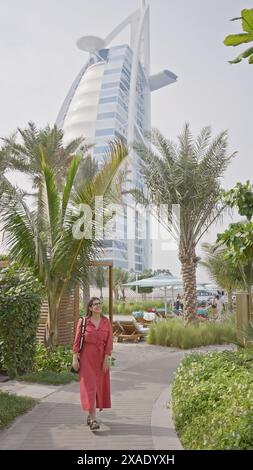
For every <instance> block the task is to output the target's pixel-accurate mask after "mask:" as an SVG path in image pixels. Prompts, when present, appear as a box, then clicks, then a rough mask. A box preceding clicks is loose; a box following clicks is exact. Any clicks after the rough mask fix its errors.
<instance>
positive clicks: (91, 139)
mask: <svg viewBox="0 0 253 470" xmlns="http://www.w3.org/2000/svg"><path fill="white" fill-rule="evenodd" d="M129 26H130V35H129V36H130V37H129V43H128V44H119V45H113V46H110V44H111V43H112V41H113V42H114V44H115V39H116V38H117V36H118V35H119V33H121V31H123V30H124V29H125V28H127V27H129ZM77 46H78V47H79V49H81V50H82V51H85V52H88V53H89V58H88V60H87V62H86V63H85V65H84V66H83V68H82V69H81V71H80V73H79V74H78V75H77V77H76V79H75V80H74V82H73V84H72V86H71V88H70V90H69V93H68V94H67V96H66V98H65V100H64V102H63V105H62V107H61V109H60V112H59V115H58V117H57V121H56V123H57V125H58V127H61V128H62V129H63V131H64V142H65V143H66V144H67V143H68V142H69V141H71V140H72V139H75V138H77V137H84V138H85V139H86V142H87V141H88V143H91V144H92V145H93V147H92V150H91V153H92V156H93V158H94V159H95V160H96V161H97V163H98V165H99V163H100V162H101V163H102V162H103V159H104V154H105V151H106V150H107V144H108V142H109V141H111V140H113V139H114V138H120V139H122V140H123V141H124V142H125V143H126V144H127V145H129V144H131V143H133V142H134V141H144V140H145V137H144V135H145V132H146V131H148V130H149V129H150V125H151V122H150V98H151V93H152V92H154V91H155V90H158V89H160V88H162V87H165V86H167V85H169V84H171V83H174V82H175V81H176V80H177V76H176V75H175V74H174V73H172V72H170V71H168V70H163V71H161V72H159V73H156V74H155V75H150V34H149V6H148V5H147V4H146V3H145V0H142V2H141V5H140V8H138V10H136V11H135V12H134V13H132V14H131V15H129V16H128V17H127V18H126V19H125V20H124V21H122V22H121V23H120V24H119V25H118V26H117V27H116V28H114V29H113V30H112V31H111V32H110V34H108V36H106V37H105V38H104V39H103V38H100V37H98V36H84V37H82V38H80V39H79V40H78V41H77ZM159 47H160V46H159ZM165 52H166V51H165ZM131 165H132V166H131V175H132V176H131V180H132V186H135V187H137V188H138V189H140V190H142V191H145V188H144V181H143V177H142V174H141V171H140V162H139V157H138V155H137V154H135V153H134V151H132V155H131ZM135 215H136V219H135V238H134V240H132V241H131V243H129V240H127V236H126V232H127V220H126V217H125V218H124V217H123V223H122V238H121V239H120V240H119V239H117V240H107V241H106V242H105V244H106V249H105V255H104V258H105V259H106V260H111V261H113V265H114V266H115V267H121V268H123V269H128V270H133V271H135V272H141V271H143V270H144V269H145V268H148V267H150V254H151V253H150V240H149V237H148V233H149V230H148V228H147V227H146V230H145V234H146V235H145V239H144V238H142V236H141V232H142V229H143V223H142V221H141V219H140V216H139V214H138V212H137V211H136V214H135Z"/></svg>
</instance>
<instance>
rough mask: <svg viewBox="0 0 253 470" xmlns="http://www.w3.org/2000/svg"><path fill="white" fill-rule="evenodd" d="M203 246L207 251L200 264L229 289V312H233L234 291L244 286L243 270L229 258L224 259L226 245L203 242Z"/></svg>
mask: <svg viewBox="0 0 253 470" xmlns="http://www.w3.org/2000/svg"><path fill="white" fill-rule="evenodd" d="M202 248H203V250H204V253H205V260H203V261H202V260H201V261H200V264H201V265H202V266H204V267H205V268H206V269H207V270H208V272H209V274H210V275H211V278H212V280H213V281H214V282H216V283H217V284H218V285H219V286H220V287H221V288H223V289H224V290H226V291H227V294H228V312H229V313H232V312H233V301H232V292H233V290H234V289H236V288H238V287H240V286H242V284H243V282H242V276H241V271H240V269H239V268H238V267H236V266H235V265H234V263H232V261H231V260H229V259H224V255H225V253H226V249H225V247H221V246H217V245H211V244H210V243H203V244H202Z"/></svg>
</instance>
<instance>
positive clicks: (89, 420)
mask: <svg viewBox="0 0 253 470" xmlns="http://www.w3.org/2000/svg"><path fill="white" fill-rule="evenodd" d="M90 423H91V417H90V415H88V416H87V426H89V425H90Z"/></svg>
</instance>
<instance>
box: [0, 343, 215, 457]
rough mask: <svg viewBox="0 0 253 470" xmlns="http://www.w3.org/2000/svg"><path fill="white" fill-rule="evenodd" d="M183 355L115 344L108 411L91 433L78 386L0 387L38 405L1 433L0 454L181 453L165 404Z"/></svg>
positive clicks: (8, 384)
mask: <svg viewBox="0 0 253 470" xmlns="http://www.w3.org/2000/svg"><path fill="white" fill-rule="evenodd" d="M211 348H213V349H214V350H219V349H224V347H223V348H219V347H211ZM206 350H210V348H208V349H207V348H203V352H205V351H206ZM186 353H187V352H185V351H180V350H178V349H176V348H163V347H160V346H150V345H148V344H146V343H144V342H143V343H139V344H130V343H124V344H122V343H116V344H115V345H114V352H113V355H114V357H115V358H116V363H115V366H114V367H113V368H112V373H111V386H112V408H111V409H110V410H104V411H102V412H101V413H98V420H99V421H100V423H101V428H100V430H99V431H94V432H92V431H90V429H89V427H87V426H86V425H85V416H84V414H83V412H82V410H81V407H80V402H79V384H78V383H77V382H72V383H71V384H68V385H64V386H58V387H57V386H53V385H36V384H25V383H21V382H15V381H9V382H6V383H1V384H0V390H2V391H10V392H12V393H17V394H18V395H28V396H32V397H34V398H38V399H40V403H39V404H38V405H36V406H35V407H34V408H33V409H32V410H31V411H30V412H28V413H26V414H25V415H22V416H20V417H18V418H17V419H16V420H15V422H14V423H13V424H12V425H11V426H10V427H8V428H7V429H6V430H4V431H2V432H1V433H0V449H85V450H98V449H99V450H105V449H108V450H111V449H119V450H121V449H123V450H124V449H128V450H132V449H133V450H135V449H142V450H145V449H149V450H152V449H154V450H159V449H162V450H176V449H182V446H181V444H180V442H179V440H178V437H177V434H176V432H175V430H174V425H173V421H172V417H171V410H170V407H169V405H170V403H169V401H170V387H171V382H172V377H173V373H174V371H175V370H176V368H177V367H178V365H179V363H180V361H181V359H182V358H183V356H184V354H186ZM188 353H189V351H188Z"/></svg>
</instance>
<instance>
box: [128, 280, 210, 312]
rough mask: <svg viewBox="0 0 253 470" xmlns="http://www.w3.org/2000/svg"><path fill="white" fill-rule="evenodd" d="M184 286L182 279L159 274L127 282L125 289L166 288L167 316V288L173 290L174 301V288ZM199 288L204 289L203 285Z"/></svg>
mask: <svg viewBox="0 0 253 470" xmlns="http://www.w3.org/2000/svg"><path fill="white" fill-rule="evenodd" d="M182 285H183V281H182V278H180V277H174V276H173V275H172V274H158V275H157V276H152V277H148V278H146V279H140V280H139V281H133V282H127V283H126V284H124V286H125V287H132V286H138V287H154V288H155V287H164V307H165V314H167V288H170V289H171V294H172V301H173V300H174V288H180V287H182ZM198 287H200V288H203V287H204V286H203V284H198Z"/></svg>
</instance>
